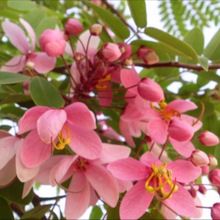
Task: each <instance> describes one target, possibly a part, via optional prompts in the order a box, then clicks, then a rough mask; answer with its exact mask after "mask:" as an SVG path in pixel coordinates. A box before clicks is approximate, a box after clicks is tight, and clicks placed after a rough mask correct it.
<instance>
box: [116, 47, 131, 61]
mask: <svg viewBox="0 0 220 220" xmlns="http://www.w3.org/2000/svg"><path fill="white" fill-rule="evenodd" d="M118 46H119V48H120V50H121V53H122V54H121V57H120V60H123V61H124V60H127V59H128V58H130V56H131V53H132V49H131V45H129V44H126V43H119V44H118Z"/></svg>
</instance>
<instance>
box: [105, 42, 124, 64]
mask: <svg viewBox="0 0 220 220" xmlns="http://www.w3.org/2000/svg"><path fill="white" fill-rule="evenodd" d="M102 55H103V57H104V58H105V59H106V60H107V61H109V62H114V61H116V60H117V59H119V57H120V56H121V51H120V49H119V46H118V45H117V44H114V43H107V44H106V45H105V46H104V48H103V49H102Z"/></svg>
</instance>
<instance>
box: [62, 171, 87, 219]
mask: <svg viewBox="0 0 220 220" xmlns="http://www.w3.org/2000/svg"><path fill="white" fill-rule="evenodd" d="M89 203H90V186H89V183H88V181H87V180H86V178H85V176H84V174H82V173H79V172H77V173H75V174H74V176H73V178H72V180H71V183H70V185H69V189H68V193H67V197H66V204H65V211H64V212H65V216H66V218H67V219H78V218H79V217H80V216H81V215H82V214H83V213H84V212H85V211H86V209H87V208H88V206H89Z"/></svg>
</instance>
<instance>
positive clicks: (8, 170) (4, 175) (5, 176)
mask: <svg viewBox="0 0 220 220" xmlns="http://www.w3.org/2000/svg"><path fill="white" fill-rule="evenodd" d="M15 177H16V171H15V158H12V159H11V160H10V161H9V162H8V163H7V164H6V165H5V166H4V167H3V168H2V169H1V170H0V187H2V186H3V187H4V186H6V185H8V184H9V183H11V182H12V181H13V180H14V179H15Z"/></svg>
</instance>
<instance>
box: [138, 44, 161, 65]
mask: <svg viewBox="0 0 220 220" xmlns="http://www.w3.org/2000/svg"><path fill="white" fill-rule="evenodd" d="M137 56H138V57H139V58H140V59H142V60H143V61H144V63H146V64H155V63H158V62H159V57H158V55H157V54H156V52H155V51H154V50H152V49H150V48H147V47H145V46H143V47H140V48H139V49H138V51H137Z"/></svg>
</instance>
